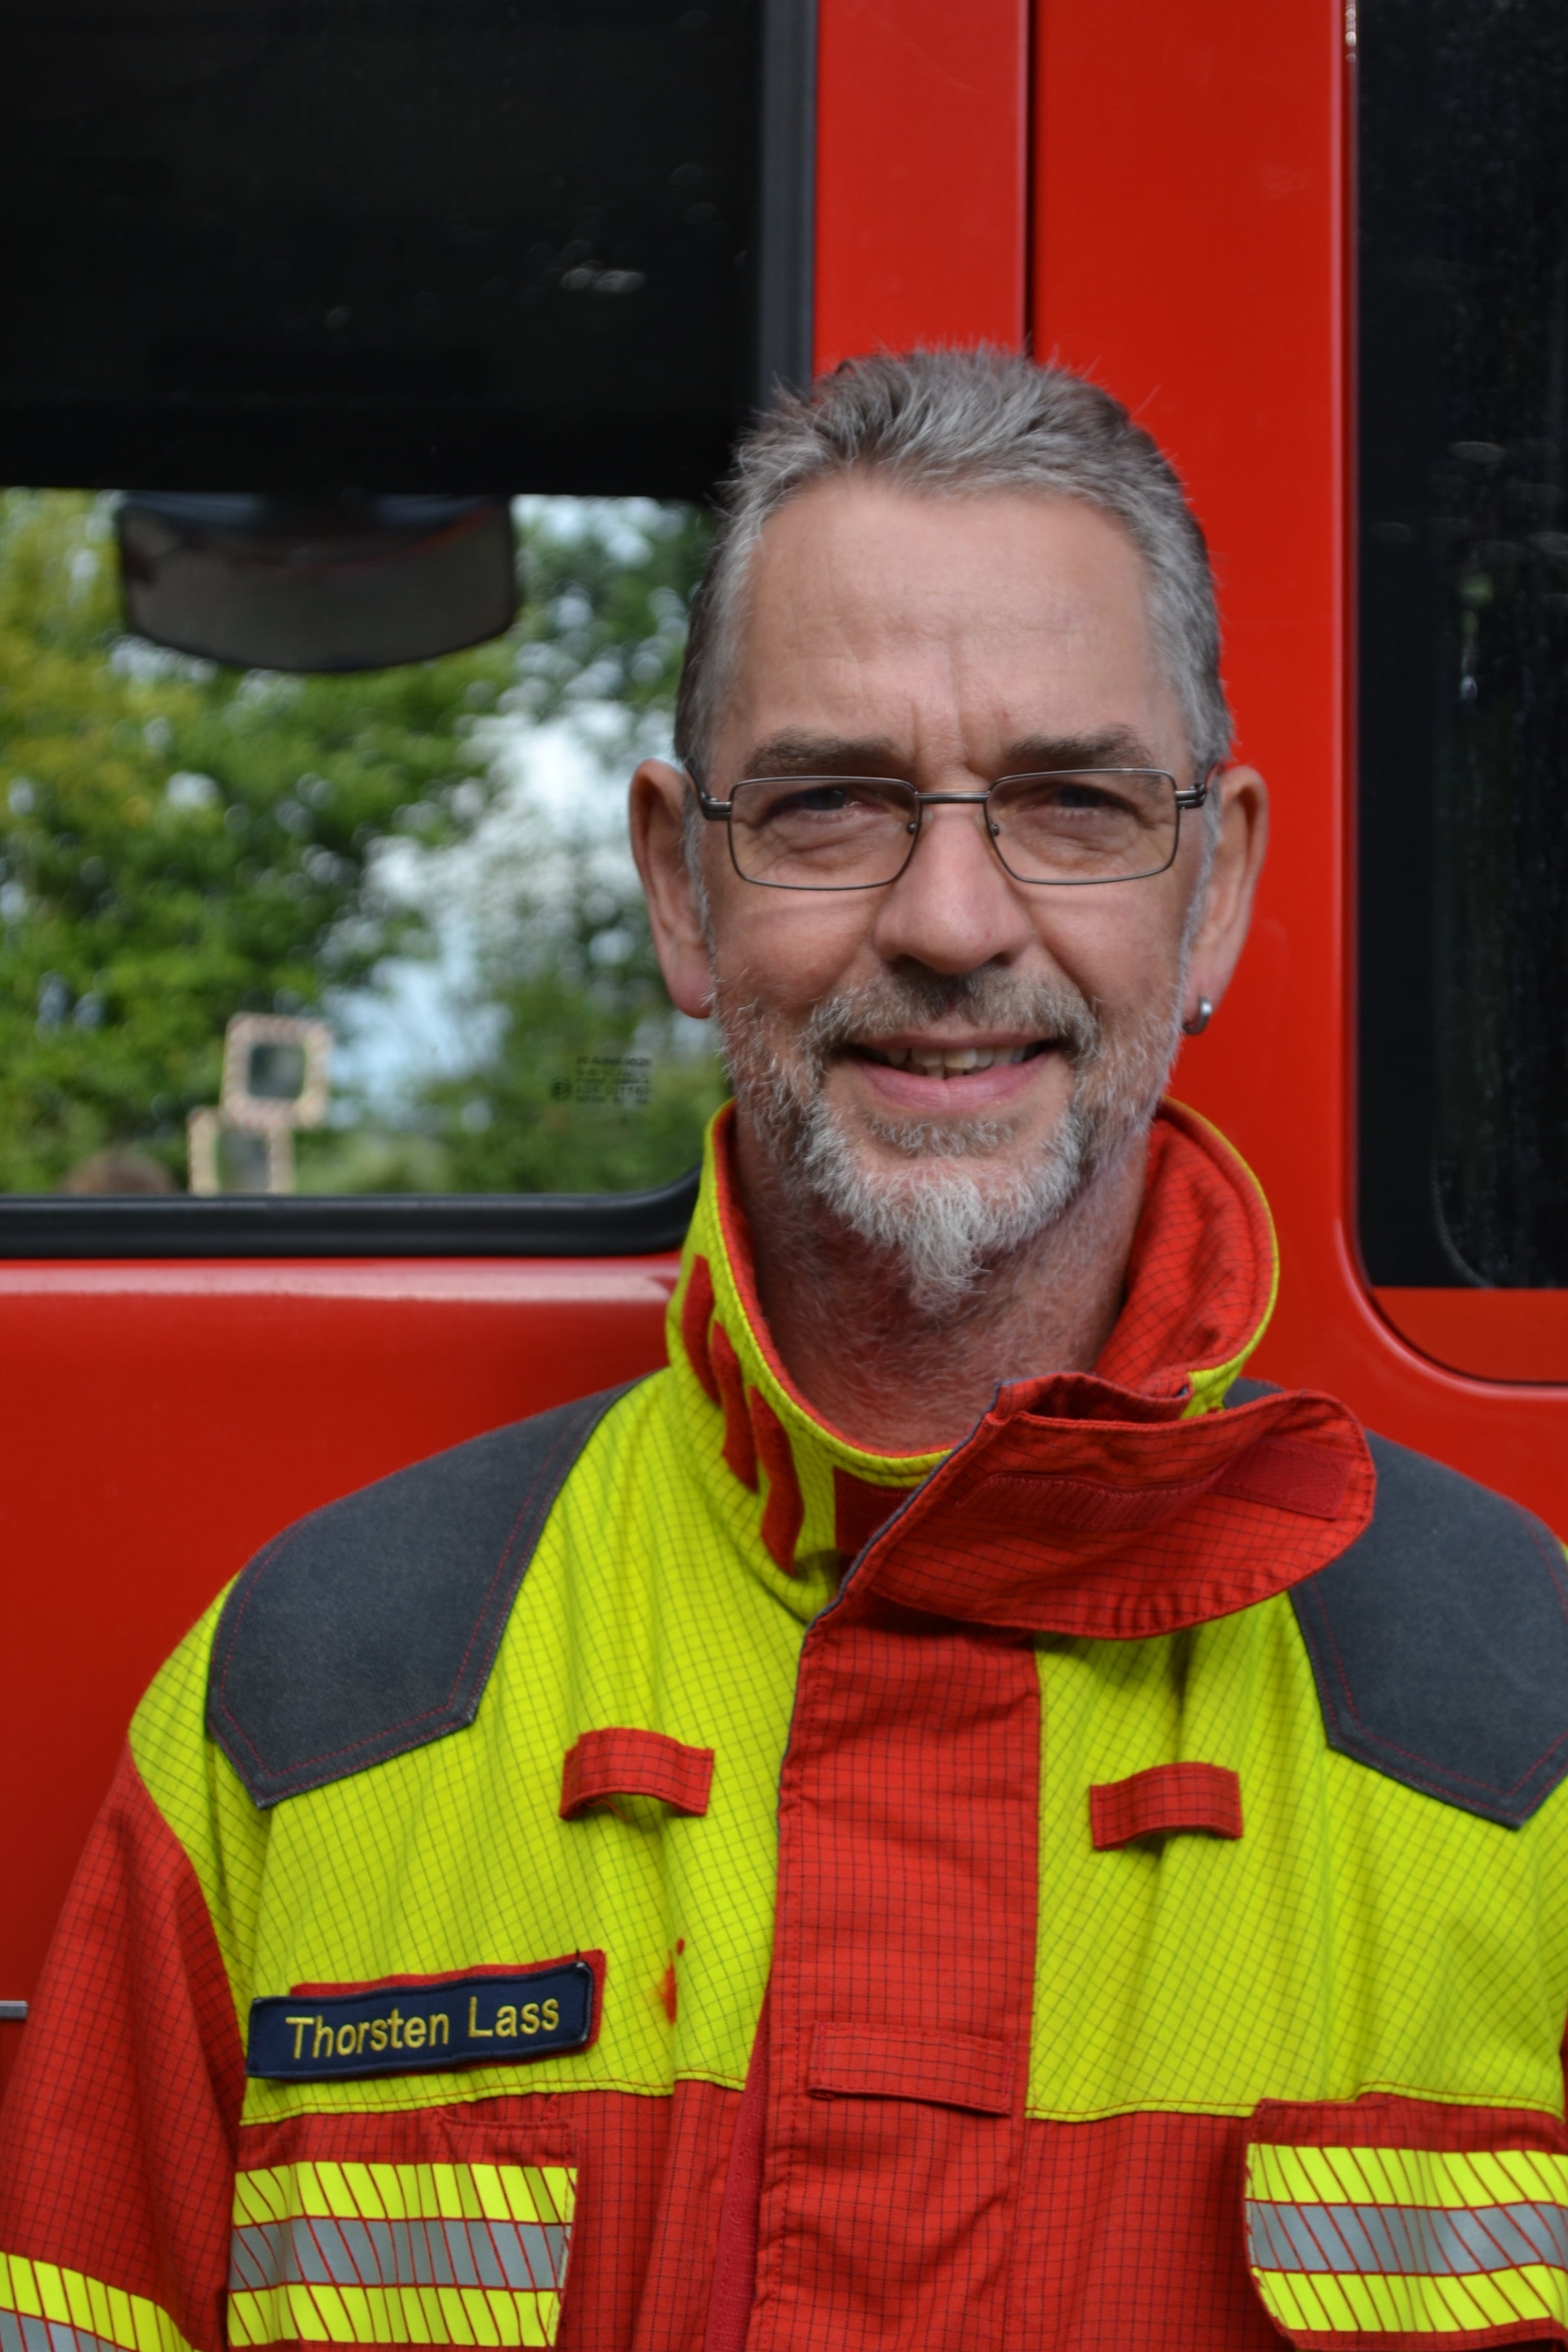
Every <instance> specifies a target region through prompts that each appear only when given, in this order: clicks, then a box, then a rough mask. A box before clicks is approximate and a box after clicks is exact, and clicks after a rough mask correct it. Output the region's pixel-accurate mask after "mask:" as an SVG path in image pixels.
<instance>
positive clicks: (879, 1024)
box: [797, 970, 1105, 1070]
mask: <svg viewBox="0 0 1568 2352" xmlns="http://www.w3.org/2000/svg"><path fill="white" fill-rule="evenodd" d="M954 1019H957V1020H960V1021H962V1022H963V1023H964V1024H965V1025H966V1026H968V1027H971V1028H973V1029H976V1030H994V1029H1005V1030H1014V1031H1016V1032H1021V1033H1022V1034H1023V1035H1025V1036H1026V1037H1029V1038H1039V1039H1048V1040H1049V1041H1050V1042H1051V1044H1052V1045H1056V1046H1057V1047H1058V1049H1059V1050H1060V1051H1061V1052H1063V1053H1064V1054H1065V1055H1067V1058H1068V1061H1070V1062H1071V1063H1073V1064H1074V1065H1075V1066H1078V1067H1080V1068H1082V1067H1087V1066H1089V1064H1090V1063H1092V1062H1094V1061H1096V1060H1098V1059H1099V1058H1100V1055H1101V1054H1102V1053H1103V1052H1104V1048H1105V1028H1104V1024H1103V1023H1102V1022H1101V1020H1100V1015H1099V1014H1098V1013H1097V1012H1096V1011H1095V1008H1094V1006H1093V1005H1092V1004H1091V1003H1090V1002H1089V999H1088V997H1086V996H1085V995H1084V994H1083V993H1082V992H1081V991H1080V990H1079V989H1076V988H1074V987H1073V985H1072V984H1071V982H1069V981H1042V980H1036V981H1020V980H1018V979H1016V977H1014V976H1013V975H1012V974H1010V973H1007V972H1003V971H984V970H983V971H966V972H959V973H956V974H952V975H949V974H947V973H944V972H936V971H921V970H913V971H907V972H889V973H886V974H882V975H879V977H878V978H877V979H875V980H870V981H867V982H864V983H863V984H862V985H860V986H858V987H852V988H843V989H838V990H837V991H836V992H835V993H834V994H833V995H831V996H825V997H823V998H821V999H820V1000H819V1002H818V1003H816V1004H815V1005H814V1006H813V1007H812V1010H811V1012H810V1013H809V1014H808V1015H807V1017H806V1019H805V1022H804V1023H803V1024H802V1025H801V1028H800V1030H799V1032H798V1034H797V1045H798V1048H799V1050H800V1052H801V1053H802V1055H804V1056H805V1058H806V1059H807V1060H809V1061H810V1062H812V1063H813V1064H815V1065H816V1067H817V1068H818V1069H819V1070H820V1069H821V1068H823V1067H824V1066H826V1062H827V1060H828V1057H829V1056H830V1055H833V1054H835V1053H837V1052H838V1051H839V1050H840V1049H841V1048H842V1047H843V1046H845V1045H851V1044H853V1045H878V1044H879V1042H880V1040H882V1039H883V1038H889V1037H896V1036H898V1035H899V1034H900V1033H901V1032H903V1031H905V1030H908V1029H909V1028H910V1027H911V1026H919V1025H922V1024H926V1023H928V1022H935V1021H952V1020H954Z"/></svg>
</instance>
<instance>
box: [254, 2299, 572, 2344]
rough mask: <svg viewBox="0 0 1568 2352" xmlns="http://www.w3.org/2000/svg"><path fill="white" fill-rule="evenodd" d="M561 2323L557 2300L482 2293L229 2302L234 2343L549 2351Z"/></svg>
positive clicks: (559, 2301)
mask: <svg viewBox="0 0 1568 2352" xmlns="http://www.w3.org/2000/svg"><path fill="white" fill-rule="evenodd" d="M560 2325H561V2298H560V2296H559V2295H558V2294H501V2293H500V2292H499V2291H498V2290H496V2289H495V2288H485V2287H472V2286H471V2287H458V2286H446V2287H439V2286H426V2287H417V2286H386V2287H363V2286H303V2285H300V2286H280V2287H274V2288H273V2289H271V2291H270V2292H269V2293H268V2294H231V2295H230V2296H229V2299H228V2340H229V2343H230V2344H231V2345H241V2344H247V2345H248V2344H476V2345H477V2344H489V2345H495V2344H543V2345H551V2344H553V2343H554V2341H555V2331H556V2329H557V2328H558V2327H559V2326H560Z"/></svg>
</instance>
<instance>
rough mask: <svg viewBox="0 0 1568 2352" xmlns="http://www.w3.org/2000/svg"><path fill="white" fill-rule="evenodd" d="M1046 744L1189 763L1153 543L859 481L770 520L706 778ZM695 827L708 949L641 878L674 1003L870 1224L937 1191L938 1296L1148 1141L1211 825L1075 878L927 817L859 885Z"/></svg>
mask: <svg viewBox="0 0 1568 2352" xmlns="http://www.w3.org/2000/svg"><path fill="white" fill-rule="evenodd" d="M1053 766H1055V767H1067V766H1076V767H1093V766H1104V767H1150V768H1160V769H1164V770H1167V771H1168V772H1170V773H1172V774H1173V775H1174V776H1175V778H1176V780H1177V782H1178V783H1180V784H1187V783H1190V782H1193V781H1194V779H1193V777H1192V773H1191V762H1190V760H1189V757H1188V753H1187V750H1186V744H1185V737H1184V728H1183V724H1182V719H1181V711H1180V707H1179V705H1178V703H1177V701H1176V698H1175V696H1174V694H1173V691H1172V689H1171V688H1170V687H1169V686H1168V684H1167V683H1166V682H1165V680H1164V678H1163V676H1162V673H1161V669H1160V666H1159V663H1158V661H1157V660H1156V657H1155V651H1154V646H1153V642H1152V635H1151V630H1150V625H1149V617H1148V613H1147V594H1146V578H1145V573H1144V569H1143V565H1142V559H1141V557H1140V556H1139V555H1138V553H1137V552H1136V551H1135V549H1134V548H1133V546H1132V544H1131V541H1129V540H1128V539H1127V538H1126V537H1125V535H1124V534H1123V533H1122V532H1121V530H1120V529H1119V528H1118V527H1117V526H1116V525H1115V524H1114V523H1113V522H1111V521H1110V520H1108V519H1106V518H1105V517H1104V516H1102V515H1101V514H1100V513H1098V512H1097V511H1095V510H1094V509H1090V508H1088V507H1085V506H1082V505H1079V504H1076V503H1072V502H1069V501H1067V500H1064V499H1048V498H1044V497H1039V496H1029V495H1015V494H1011V493H993V494H987V495H983V496H974V497H966V498H958V499H934V498H923V497H920V496H913V495H910V494H907V493H903V492H900V491H899V490H897V489H894V488H887V487H885V486H882V485H879V484H876V483H874V482H864V483H846V484H835V485H832V486H828V487H824V488H818V489H816V490H814V491H812V492H810V493H808V494H807V495H806V496H805V497H803V498H801V499H797V500H796V501H795V503H794V504H792V505H790V506H788V507H786V508H785V509H784V510H783V511H782V512H781V513H780V514H778V515H777V516H775V517H774V518H773V520H772V521H770V522H769V524H768V525H767V527H766V530H765V531H764V533H763V541H762V546H761V548H760V551H759V552H758V555H757V558H756V561H755V564H754V568H753V571H752V580H751V593H750V601H749V607H748V612H747V617H746V621H745V625H744V630H743V635H742V641H741V644H740V646H739V648H738V652H737V659H736V662H735V667H734V671H733V675H732V676H731V678H730V679H729V681H728V682H727V692H726V696H725V700H724V706H723V716H722V721H721V727H720V729H719V731H718V735H717V740H716V742H715V744H714V747H713V756H712V765H711V772H710V775H709V776H708V777H706V778H705V779H704V782H706V784H707V785H708V788H709V790H710V792H711V793H713V794H714V795H715V796H716V797H724V796H726V795H727V793H728V791H729V788H730V786H731V784H732V783H734V782H736V781H737V780H738V779H740V778H742V777H744V776H748V775H752V776H755V775H770V774H776V773H779V772H781V771H782V772H801V771H802V769H803V768H809V769H811V770H812V771H814V772H825V773H831V772H838V773H856V774H860V775H879V776H891V777H899V778H903V779H906V780H907V781H908V782H911V783H913V784H914V785H916V786H917V787H918V788H919V789H920V790H921V791H923V792H970V793H972V792H978V791H983V790H984V788H985V787H986V786H987V785H988V784H990V783H991V782H994V780H995V779H996V778H997V777H999V776H1003V775H1007V774H1009V773H1018V772H1025V771H1028V770H1031V769H1039V768H1047V767H1053ZM664 789H665V790H666V793H668V772H667V777H666V780H665V781H664ZM636 829H637V802H636V797H635V795H634V830H636ZM646 837H647V836H646V833H645V835H644V838H645V839H646ZM701 847H702V853H703V874H704V878H705V881H706V885H707V889H708V893H709V900H710V910H711V917H710V944H709V952H710V968H709V969H708V970H707V971H703V970H701V969H700V962H699V961H698V959H697V958H695V957H694V956H693V955H692V953H691V952H690V950H689V942H688V943H687V945H686V947H685V949H684V950H683V946H682V942H681V941H680V940H678V939H677V938H675V937H674V936H673V934H672V931H671V927H670V925H669V923H668V921H667V920H665V919H662V917H661V899H660V894H659V893H658V891H656V890H654V889H652V887H651V883H650V897H651V898H652V899H653V904H654V914H655V923H656V929H657V930H658V934H659V944H660V949H661V953H662V954H663V956H664V961H665V966H666V972H667V976H668V978H669V979H670V982H671V985H672V988H673V989H674V991H675V992H676V997H677V1002H678V1003H683V1004H684V1006H685V1009H687V1010H689V1011H693V1012H695V1011H699V1010H701V1009H706V1008H705V1006H704V1005H703V1003H702V1002H701V999H702V995H703V993H704V992H710V996H711V1003H712V1005H713V1008H714V1009H715V1010H716V1011H717V1013H718V1014H719V1017H720V1020H721V1025H722V1028H723V1033H724V1040H725V1046H726V1051H727V1054H728V1055H729V1058H730V1062H731V1072H732V1076H733V1077H734V1080H735V1084H736V1091H737V1095H738V1097H739V1098H740V1103H741V1108H742V1122H743V1128H744V1129H745V1134H744V1135H743V1139H742V1149H743V1150H751V1151H752V1152H757V1151H760V1152H762V1153H763V1155H764V1157H765V1158H767V1159H768V1160H771V1161H772V1162H773V1163H774V1168H775V1172H776V1173H777V1174H778V1175H779V1177H780V1178H781V1180H782V1181H785V1182H787V1183H789V1184H790V1185H792V1186H793V1187H794V1188H795V1190H796V1191H797V1192H798V1191H799V1189H800V1188H801V1187H802V1186H803V1185H805V1186H806V1187H807V1188H809V1189H811V1190H812V1191H814V1192H816V1195H817V1196H818V1198H819V1199H820V1200H821V1201H822V1202H823V1203H824V1204H825V1205H826V1206H827V1207H828V1208H830V1209H831V1210H833V1211H834V1212H835V1213H837V1215H838V1216H839V1217H840V1218H842V1219H844V1220H845V1221H847V1223H849V1225H850V1226H851V1227H852V1228H854V1229H855V1230H857V1231H858V1232H860V1233H862V1234H864V1236H865V1237H866V1238H867V1239H868V1240H876V1241H884V1242H886V1241H889V1240H894V1239H895V1238H896V1235H897V1234H898V1233H899V1232H900V1231H902V1230H904V1229H905V1228H907V1226H908V1224H909V1223H910V1218H911V1216H913V1217H915V1218H916V1220H917V1222H918V1219H919V1216H920V1215H921V1213H924V1214H925V1215H926V1221H927V1223H928V1224H929V1223H930V1222H931V1213H932V1204H933V1203H935V1204H937V1205H936V1210H935V1214H936V1223H937V1225H938V1226H939V1227H940V1226H941V1225H942V1223H943V1220H944V1218H945V1220H946V1223H947V1225H948V1227H950V1228H952V1230H951V1231H950V1232H949V1234H948V1237H947V1242H946V1244H943V1242H942V1237H941V1234H938V1236H937V1241H936V1244H935V1246H936V1248H937V1255H938V1257H940V1256H941V1255H942V1248H943V1247H944V1246H945V1247H946V1249H947V1258H948V1260H949V1261H950V1264H949V1276H950V1277H951V1278H950V1279H948V1280H947V1282H946V1287H947V1288H949V1289H952V1287H954V1286H955V1284H958V1277H959V1268H960V1262H961V1261H962V1262H963V1264H964V1265H969V1266H970V1267H973V1265H974V1263H975V1262H976V1261H977V1260H981V1259H984V1257H985V1256H987V1255H993V1256H994V1255H995V1254H996V1252H997V1251H998V1250H1000V1249H1004V1248H1005V1247H1007V1246H1009V1245H1013V1244H1016V1243H1017V1242H1019V1241H1021V1240H1023V1239H1025V1238H1026V1237H1027V1234H1028V1233H1029V1232H1031V1231H1033V1230H1037V1229H1038V1227H1039V1226H1040V1225H1041V1224H1042V1223H1049V1222H1050V1221H1051V1220H1052V1219H1053V1218H1054V1217H1057V1216H1059V1215H1060V1214H1061V1213H1062V1212H1063V1210H1064V1209H1065V1208H1066V1207H1068V1205H1069V1204H1070V1202H1071V1201H1072V1200H1073V1199H1074V1198H1076V1197H1077V1196H1078V1194H1079V1192H1081V1191H1082V1190H1083V1189H1084V1187H1085V1185H1086V1184H1087V1183H1089V1181H1091V1180H1092V1177H1093V1175H1094V1174H1095V1172H1096V1171H1097V1169H1098V1167H1100V1166H1101V1165H1103V1164H1104V1163H1105V1161H1106V1160H1107V1158H1108V1157H1109V1156H1112V1155H1114V1154H1115V1153H1117V1152H1119V1151H1122V1150H1125V1148H1126V1146H1127V1145H1128V1143H1129V1141H1130V1140H1131V1139H1132V1138H1133V1137H1134V1136H1135V1135H1136V1134H1137V1133H1141V1131H1142V1126H1143V1125H1144V1123H1145V1122H1146V1120H1147V1118H1148V1116H1149V1114H1150V1112H1151V1110H1152V1106H1153V1103H1154V1101H1155V1099H1156V1098H1157V1096H1158V1093H1159V1090H1160V1087H1161V1085H1162V1083H1163V1077H1164V1074H1165V1070H1166V1068H1167V1066H1168V1063H1169V1059H1170V1055H1171V1053H1172V1050H1173V1045H1174V1043H1175V1039H1176V1035H1177V1032H1178V1024H1179V1022H1180V1019H1181V1017H1182V1013H1183V1010H1184V1006H1183V1002H1182V998H1183V988H1184V960H1185V953H1184V951H1185V949H1186V947H1187V946H1188V945H1189V944H1190V937H1191V935H1190V929H1189V923H1188V917H1189V908H1190V907H1191V905H1192V901H1193V898H1194V891H1195V889H1196V888H1197V887H1198V884H1199V880H1200V877H1201V872H1202V867H1203V863H1204V856H1203V852H1204V824H1203V820H1202V818H1201V817H1198V816H1189V817H1188V818H1187V819H1186V820H1185V822H1184V825H1183V829H1182V839H1181V846H1180V851H1179V855H1178V856H1177V858H1176V861H1175V863H1174V865H1173V866H1172V867H1171V868H1170V870H1169V871H1168V872H1166V873H1163V874H1161V875H1158V876H1155V877H1151V878H1148V879H1143V880H1139V881H1132V882H1119V883H1112V884H1109V885H1099V886H1095V887H1087V888H1070V887H1059V886H1058V887H1050V886H1045V887H1042V886H1038V885H1036V886H1030V885H1028V884H1026V883H1022V882H1017V881H1015V880H1014V879H1013V878H1012V877H1010V876H1009V875H1008V874H1007V873H1006V872H1005V869H1004V868H1003V866H1002V865H1001V863H1000V861H999V860H998V858H997V856H996V855H995V853H994V849H993V848H992V846H991V844H990V841H989V839H988V837H987V835H986V833H985V830H984V817H983V812H982V811H981V810H980V809H978V808H975V807H946V808H939V809H932V810H929V811H927V812H926V814H925V818H924V823H923V824H922V828H921V837H920V841H919V845H918V846H917V848H916V850H915V854H914V856H913V857H912V859H911V860H910V865H909V866H908V867H907V869H906V870H905V872H904V873H903V875H902V876H901V877H900V879H899V880H898V881H896V882H894V883H891V884H889V885H887V886H885V887H879V888H875V889H869V890H854V891H844V892H833V891H805V890H772V889H763V888H759V887H756V886H755V885H753V884H750V883H747V882H745V881H743V880H742V878H741V877H739V876H738V875H737V874H736V873H735V872H734V870H733V868H732V866H731V864H730V861H729V857H728V855H727V846H726V843H725V840H724V835H723V831H722V828H721V827H720V826H718V825H713V826H709V827H705V828H704V838H703V841H702V844H701ZM644 866H645V874H647V872H648V866H647V858H646V857H645V859H644ZM665 895H666V896H667V897H668V893H666V894H665ZM1237 945H1239V940H1237ZM1226 971H1228V962H1227V963H1226ZM1208 992H1209V993H1210V994H1214V993H1215V987H1212V986H1211V987H1210V988H1209V990H1208ZM688 1000H689V1001H688ZM944 1203H945V1206H944V1205H943V1204H944ZM954 1203H957V1209H956V1211H955V1210H954ZM922 1204H923V1206H922ZM955 1214H956V1220H957V1223H956V1226H955V1225H954V1215H955ZM958 1228H962V1232H960V1231H959V1230H958ZM917 1255H919V1252H918V1251H917ZM928 1255H929V1253H928ZM917 1270H918V1269H917ZM925 1272H926V1274H927V1275H928V1276H932V1277H933V1279H934V1283H935V1287H936V1289H938V1290H941V1289H942V1287H943V1286H944V1285H943V1277H942V1273H941V1269H940V1267H938V1266H937V1265H936V1264H935V1261H931V1263H929V1264H927V1265H926V1266H925ZM958 1286H961V1284H958ZM927 1287H928V1288H929V1287H931V1284H930V1283H928V1284H927Z"/></svg>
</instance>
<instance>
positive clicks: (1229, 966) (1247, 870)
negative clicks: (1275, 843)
mask: <svg viewBox="0 0 1568 2352" xmlns="http://www.w3.org/2000/svg"><path fill="white" fill-rule="evenodd" d="M1209 790H1210V791H1211V792H1212V793H1217V794H1218V796H1219V806H1220V815H1219V838H1218V840H1217V841H1216V843H1215V856H1214V864H1213V866H1211V867H1210V869H1209V878H1208V883H1207V886H1206V887H1205V893H1204V910H1203V914H1202V917H1201V919H1200V920H1199V923H1198V928H1197V933H1196V936H1195V937H1194V940H1193V950H1192V957H1191V961H1189V963H1188V966H1187V997H1188V1010H1189V1011H1190V1010H1191V1008H1192V1006H1193V1005H1195V1004H1196V1003H1197V1000H1198V999H1199V997H1202V996H1206V997H1207V998H1208V1001H1209V1003H1211V1004H1218V1003H1219V1002H1220V1000H1221V998H1222V997H1223V996H1224V994H1225V992H1226V989H1227V988H1228V987H1229V986H1230V979H1231V974H1232V973H1233V972H1234V971H1235V970H1236V964H1237V957H1238V956H1239V955H1240V953H1241V950H1242V947H1243V945H1244V943H1245V941H1246V939H1247V929H1248V927H1249V925H1250V923H1251V921H1252V901H1253V898H1254V895H1255V894H1256V892H1257V889H1258V876H1259V875H1260V874H1261V873H1262V871H1263V859H1264V855H1265V853H1266V851H1267V849H1268V786H1267V785H1266V784H1265V782H1264V781H1263V779H1262V777H1261V776H1260V775H1259V774H1258V771H1257V769H1256V768H1226V769H1225V770H1223V771H1222V772H1221V773H1220V774H1219V775H1217V776H1216V777H1215V780H1214V782H1213V783H1212V784H1211V785H1210V786H1209ZM1202 821H1203V820H1202V818H1201V817H1200V819H1199V822H1200V823H1202Z"/></svg>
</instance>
